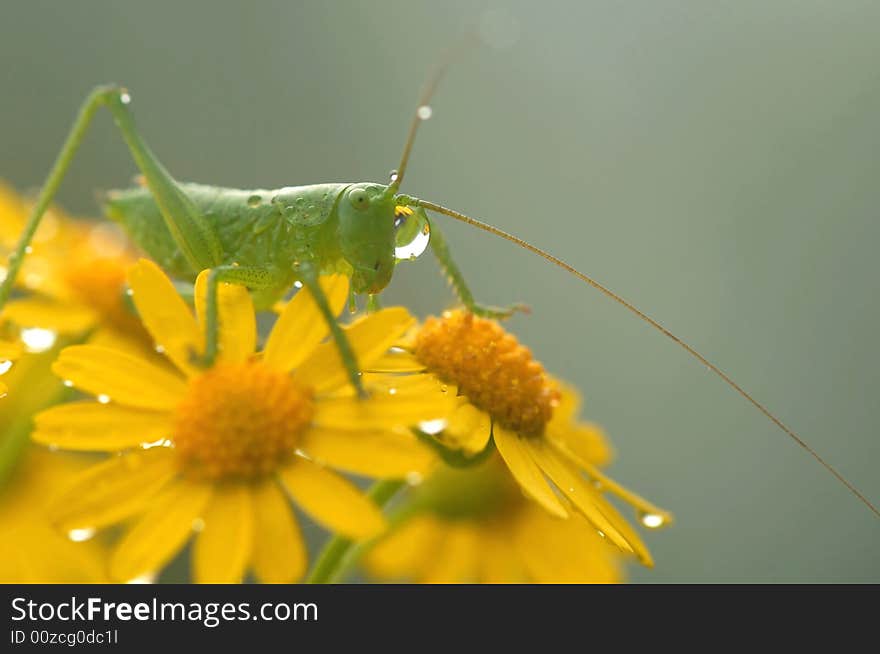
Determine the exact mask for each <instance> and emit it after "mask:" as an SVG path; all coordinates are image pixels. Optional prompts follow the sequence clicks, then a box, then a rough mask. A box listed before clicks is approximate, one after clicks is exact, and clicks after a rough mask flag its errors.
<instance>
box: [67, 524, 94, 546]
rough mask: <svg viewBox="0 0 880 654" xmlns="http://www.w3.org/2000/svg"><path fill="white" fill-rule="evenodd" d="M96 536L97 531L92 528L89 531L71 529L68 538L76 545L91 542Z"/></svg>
mask: <svg viewBox="0 0 880 654" xmlns="http://www.w3.org/2000/svg"><path fill="white" fill-rule="evenodd" d="M94 535H95V530H94V529H93V528H91V527H90V528H88V529H71V530H70V531H68V532H67V537H68V538H69V539H70V540H72V541H73V542H74V543H82V542H83V541H86V540H89V539H90V538H91V537H92V536H94Z"/></svg>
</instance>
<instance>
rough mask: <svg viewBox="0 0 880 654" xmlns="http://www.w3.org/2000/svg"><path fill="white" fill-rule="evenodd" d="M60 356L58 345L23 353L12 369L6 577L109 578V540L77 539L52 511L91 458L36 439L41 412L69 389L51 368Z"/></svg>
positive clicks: (2, 408) (2, 537) (2, 442)
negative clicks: (60, 527) (53, 519)
mask: <svg viewBox="0 0 880 654" xmlns="http://www.w3.org/2000/svg"><path fill="white" fill-rule="evenodd" d="M52 358H53V353H51V352H47V353H44V354H39V355H36V354H25V355H23V356H22V357H21V359H20V360H19V361H18V362H17V363H16V364H15V366H13V368H12V369H11V370H10V371H9V372H8V373H7V374H8V376H9V377H10V380H9V381H10V390H9V394H10V397H9V398H8V399H6V400H4V401H3V402H0V452H2V454H3V461H2V467H0V483H2V487H0V543H3V548H2V549H3V555H2V556H0V583H91V582H105V581H107V579H106V576H105V574H104V572H103V566H102V560H103V557H104V555H105V553H106V547H104V546H103V544H102V543H100V542H98V541H96V540H94V539H92V540H90V541H89V542H73V541H72V540H69V539H68V538H67V537H66V535H65V534H60V533H58V531H57V530H55V529H54V528H53V527H52V526H51V525H50V523H49V520H48V518H47V513H46V506H47V503H48V501H49V499H50V498H51V496H52V495H53V494H54V493H55V492H57V490H58V489H59V488H60V487H61V486H62V485H64V484H65V483H67V482H68V481H69V480H70V479H71V478H72V477H73V476H75V475H76V474H79V473H80V472H81V471H82V470H84V469H85V468H86V467H87V466H88V465H90V464H91V463H92V460H91V457H84V456H83V455H72V456H71V455H61V454H58V455H52V454H49V453H48V452H46V451H45V450H44V449H43V448H41V447H38V446H36V445H30V444H29V443H28V434H29V432H30V429H31V424H32V417H33V413H34V411H36V410H38V409H40V408H42V407H44V406H46V405H48V404H49V403H51V402H52V401H54V400H56V399H57V397H58V395H59V393H60V392H61V391H63V390H64V388H63V387H62V386H61V384H60V383H59V382H58V380H57V379H55V378H54V377H53V376H52V373H51V372H50V370H49V365H50V363H51V360H52ZM10 463H13V464H14V465H13V467H12V468H11V469H10V468H8V467H7V466H8V465H9V464H10ZM75 535H76V536H78V537H80V538H82V537H85V536H87V535H88V534H87V533H85V532H80V533H78V534H75Z"/></svg>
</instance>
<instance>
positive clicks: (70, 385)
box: [62, 379, 73, 388]
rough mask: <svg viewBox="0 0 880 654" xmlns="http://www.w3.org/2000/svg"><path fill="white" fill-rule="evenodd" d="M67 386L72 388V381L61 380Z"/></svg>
mask: <svg viewBox="0 0 880 654" xmlns="http://www.w3.org/2000/svg"><path fill="white" fill-rule="evenodd" d="M62 383H63V384H64V385H65V386H66V387H67V388H73V382H72V381H71V380H70V379H65V380H64V381H63V382H62Z"/></svg>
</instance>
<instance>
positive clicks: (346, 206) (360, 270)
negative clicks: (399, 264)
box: [338, 184, 395, 293]
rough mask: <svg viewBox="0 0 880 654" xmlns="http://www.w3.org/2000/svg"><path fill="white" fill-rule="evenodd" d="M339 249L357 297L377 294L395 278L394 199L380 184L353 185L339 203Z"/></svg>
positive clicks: (344, 192)
mask: <svg viewBox="0 0 880 654" xmlns="http://www.w3.org/2000/svg"><path fill="white" fill-rule="evenodd" d="M338 213H339V245H340V248H341V250H342V256H343V257H345V260H346V261H347V262H348V263H349V264H350V265H351V267H352V269H353V272H352V275H351V287H352V290H353V291H354V292H355V293H378V292H379V291H381V290H382V289H384V288H385V287H386V286H387V285H388V282H390V281H391V276H392V275H393V274H394V263H395V256H394V246H395V241H394V196H393V194H390V193H388V187H387V186H383V185H381V184H353V185H352V186H350V187H348V188H347V189H346V190H345V191H343V193H342V198H341V199H340V202H339V208H338Z"/></svg>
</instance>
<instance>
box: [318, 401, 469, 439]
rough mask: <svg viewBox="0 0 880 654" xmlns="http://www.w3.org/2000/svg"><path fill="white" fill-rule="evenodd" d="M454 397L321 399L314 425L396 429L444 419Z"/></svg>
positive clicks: (337, 427)
mask: <svg viewBox="0 0 880 654" xmlns="http://www.w3.org/2000/svg"><path fill="white" fill-rule="evenodd" d="M453 406H454V405H453V404H452V400H451V398H447V397H446V396H445V395H442V394H440V393H436V394H428V395H421V394H395V395H389V394H383V395H373V396H371V397H369V398H367V399H364V400H361V399H358V398H356V397H340V398H328V399H322V400H319V401H318V402H316V403H315V415H314V418H313V420H312V421H313V422H314V424H316V425H318V426H320V427H326V428H333V429H371V430H372V429H393V428H395V427H408V426H410V425H415V424H417V423H419V422H424V421H426V420H436V419H439V418H443V417H445V416H446V415H447V414H448V413H449V412H450V411H451V409H452V407H453Z"/></svg>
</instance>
